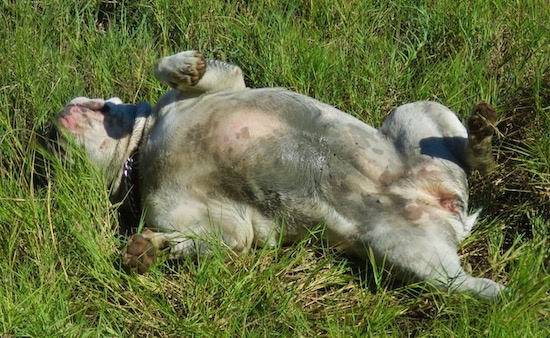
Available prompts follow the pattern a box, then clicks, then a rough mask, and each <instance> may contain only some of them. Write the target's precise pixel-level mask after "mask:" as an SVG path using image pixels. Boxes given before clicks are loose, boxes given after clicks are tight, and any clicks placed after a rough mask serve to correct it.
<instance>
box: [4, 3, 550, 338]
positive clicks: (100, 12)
mask: <svg viewBox="0 0 550 338" xmlns="http://www.w3.org/2000/svg"><path fill="white" fill-rule="evenodd" d="M185 49H198V50H200V51H201V52H203V53H204V54H205V55H207V56H208V57H215V58H219V59H222V60H226V61H229V62H232V63H236V64H238V65H240V66H241V67H242V68H243V70H244V73H245V74H246V80H247V83H248V84H249V85H250V86H253V87H263V86H282V87H287V88H290V89H293V90H296V91H298V92H301V93H304V94H307V95H310V96H313V97H315V98H317V99H319V100H321V101H324V102H327V103H330V104H332V105H334V106H336V107H338V108H340V109H342V110H344V111H346V112H349V113H350V114H353V115H355V116H357V117H359V118H361V119H363V120H364V121H366V122H368V123H370V124H372V125H375V126H378V125H380V123H381V121H382V120H383V118H384V117H385V116H386V115H387V114H388V113H389V112H390V111H391V109H392V108H394V107H396V106H397V105H399V104H402V103H406V102H410V101H415V100H424V99H431V100H437V101H439V102H441V103H443V104H445V105H447V106H449V107H450V108H451V109H453V110H454V111H456V112H457V113H458V114H459V115H460V116H462V117H464V116H466V115H467V114H468V110H469V108H470V106H471V105H472V104H473V103H476V102H478V101H481V100H484V101H489V102H491V103H492V104H493V105H495V106H496V107H497V108H498V110H499V114H500V116H499V120H500V123H499V125H498V129H499V134H498V136H497V137H495V140H494V145H495V155H496V156H497V158H498V162H499V166H498V168H497V170H496V171H495V172H494V173H492V174H491V175H489V176H488V177H480V176H479V175H478V174H475V175H473V177H472V180H471V184H472V194H471V195H472V196H471V205H472V208H480V207H482V208H483V213H482V217H481V219H480V221H479V224H478V228H477V232H476V233H475V234H474V235H473V236H472V237H471V238H469V239H468V240H467V241H466V243H464V245H463V247H462V248H461V254H462V255H463V261H464V263H465V267H466V268H467V269H471V270H472V273H473V274H474V275H476V276H484V277H488V278H492V279H496V280H499V281H501V282H503V283H505V284H507V285H509V286H510V291H511V292H510V294H509V296H507V297H506V298H505V299H503V300H501V301H500V302H496V303H493V302H483V301H480V300H477V299H474V298H472V297H470V296H468V295H464V294H445V293H441V292H432V291H429V290H425V289H423V288H422V285H413V286H395V285H392V283H391V282H389V281H388V280H387V278H385V276H384V275H383V274H380V273H379V271H377V270H376V269H372V268H370V267H369V265H370V263H368V262H367V263H358V262H355V261H350V260H348V259H346V258H345V257H341V256H340V255H339V254H338V253H336V252H333V251H331V250H329V249H326V248H323V247H322V245H319V244H312V243H309V242H310V240H308V241H305V242H304V243H300V244H298V245H296V246H293V247H290V248H282V249H281V248H279V249H263V250H256V251H253V252H251V253H249V254H247V255H244V256H242V257H235V258H233V259H231V260H230V261H229V262H225V261H224V260H223V259H222V258H221V255H214V257H211V258H208V259H201V260H199V262H192V261H183V262H181V263H180V264H161V265H159V266H157V267H155V268H154V269H153V270H152V271H151V272H150V273H149V274H147V275H143V276H134V275H127V274H125V273H124V272H123V271H122V270H121V269H120V266H119V264H120V263H119V256H120V248H121V247H122V246H123V240H122V239H121V238H120V237H118V236H117V219H116V211H115V210H114V209H113V207H112V206H111V205H110V204H109V201H108V192H107V191H106V190H105V188H104V182H102V179H101V176H100V174H99V173H95V172H94V171H93V170H91V168H90V167H89V164H88V163H87V162H86V160H85V159H82V158H76V159H75V161H73V162H72V163H62V162H59V161H58V162H55V163H54V164H53V166H52V171H53V177H52V179H51V180H49V181H48V182H47V184H45V185H40V186H39V185H37V184H35V183H36V181H37V180H38V178H37V176H36V172H35V169H34V168H35V160H36V159H37V158H38V157H37V147H36V137H37V136H36V135H37V134H40V133H42V132H43V131H44V130H45V129H46V126H47V125H48V122H49V121H50V120H51V118H52V117H53V116H54V115H55V113H56V112H57V111H59V110H60V109H61V108H62V107H63V106H64V104H65V103H66V102H68V101H69V100H70V99H71V98H73V97H75V96H81V95H85V96H90V97H109V96H119V97H121V98H122V99H123V101H127V102H137V101H150V102H155V100H156V99H157V98H158V97H159V96H160V95H161V94H162V93H163V92H164V91H165V90H166V88H164V87H163V86H161V85H160V84H158V83H157V82H156V81H155V80H154V78H153V75H152V71H151V69H152V65H153V63H154V62H155V60H156V59H157V58H158V57H160V56H163V55H168V54H171V53H173V52H176V51H180V50H185ZM0 60H1V62H0V271H1V273H0V336H2V337H4V336H5V337H19V336H32V337H60V336H63V337H88V336H92V337H96V336H121V337H123V336H136V337H143V336H160V337H170V336H176V337H177V336H198V337H200V336H204V337H211V336H220V337H235V336H237V337H264V336H284V337H287V336H295V337H306V336H318V335H322V336H331V337H340V336H376V337H378V336H391V337H399V336H414V337H425V336H434V337H443V336H444V337H469V336H473V337H477V336H480V337H487V336H491V337H545V336H547V335H548V328H549V327H550V277H549V268H550V266H549V265H550V263H549V260H550V240H549V233H548V232H549V217H550V182H549V180H550V166H549V164H550V134H549V133H548V127H549V125H550V117H549V116H550V115H549V110H550V5H548V3H547V1H542V0H541V1H535V0H532V1H515V2H512V1H500V0H495V1H484V0H469V1H461V2H457V1H450V0H446V1H412V0H410V1H406V0H403V1H399V0H395V1H360V0H348V1H343V2H341V3H337V2H335V1H329V0H319V1H297V0H283V1H275V0H267V1H264V2H257V3H256V2H254V1H242V0H239V1H232V2H230V1H221V0H217V1H216V0H205V1H201V2H196V1H177V2H174V1H166V0H154V1H140V0H136V1H68V0H56V1H30V0H29V1H3V2H2V3H1V4H0ZM37 163H38V162H37ZM365 270H366V271H367V272H364V271H365Z"/></svg>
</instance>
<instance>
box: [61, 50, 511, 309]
mask: <svg viewBox="0 0 550 338" xmlns="http://www.w3.org/2000/svg"><path fill="white" fill-rule="evenodd" d="M155 76H156V77H157V79H159V80H160V81H161V82H163V83H165V84H168V85H170V86H171V87H172V88H173V90H171V91H170V92H168V93H167V94H166V95H164V96H163V97H162V98H161V99H160V100H159V102H158V103H157V105H156V106H155V107H154V108H153V109H151V107H150V106H149V105H148V104H145V103H140V104H137V105H126V104H122V103H121V102H120V100H118V99H116V98H113V99H109V100H106V101H105V100H102V99H87V98H76V99H74V100H73V101H71V102H70V103H69V104H68V105H67V106H66V107H65V108H64V109H63V110H62V111H61V113H60V114H59V115H58V117H57V124H58V126H59V128H60V129H61V130H62V131H63V132H64V133H65V134H71V135H72V137H74V139H75V140H76V142H77V143H78V144H79V145H81V146H83V147H84V148H85V150H86V152H87V154H88V155H89V157H90V159H91V161H92V162H93V163H94V164H95V165H96V166H98V167H99V168H101V169H102V170H104V172H105V174H106V176H107V179H108V181H109V182H112V187H113V199H114V200H115V201H122V200H124V201H125V205H124V208H126V211H127V212H128V213H130V214H132V213H133V214H134V215H135V220H136V221H137V219H138V218H139V213H140V212H141V209H143V212H144V215H145V224H146V226H147V228H148V229H147V230H145V231H143V232H142V233H141V234H134V235H133V236H132V237H131V238H130V241H129V243H128V246H127V248H126V251H125V253H124V257H123V259H124V262H125V264H126V265H127V266H128V267H130V268H131V269H135V270H137V271H139V272H144V271H146V270H147V269H148V268H149V266H150V265H151V264H152V262H153V260H154V258H155V255H157V254H159V252H160V251H161V250H167V251H168V252H169V255H170V257H171V258H179V257H183V256H189V255H204V254H208V252H209V251H210V250H211V249H212V247H213V246H214V245H223V246H225V247H227V248H228V249H230V250H232V251H234V252H236V253H242V252H246V251H247V250H249V249H250V248H251V247H252V246H256V245H258V246H264V245H268V246H274V245H277V244H278V243H279V242H280V241H281V240H282V242H283V244H287V243H292V242H295V241H298V240H300V239H301V238H303V237H304V236H306V235H307V234H308V233H309V230H310V229H311V228H313V227H317V226H319V225H320V224H324V227H325V228H324V231H323V233H324V235H325V237H326V240H327V241H328V243H329V244H332V245H337V246H338V247H340V248H343V249H344V250H346V251H347V252H349V253H351V254H354V255H356V256H358V257H360V258H363V259H367V256H368V255H369V253H372V254H373V255H374V257H373V258H374V259H375V260H376V261H377V262H379V263H380V264H384V266H385V267H386V268H389V269H391V270H392V271H394V272H395V273H396V274H398V275H399V276H400V277H401V278H402V279H405V280H416V281H428V282H430V283H432V284H434V285H435V286H437V287H439V288H441V289H451V290H457V291H467V292H471V293H473V294H475V295H477V296H479V297H482V298H494V297H497V296H498V295H499V294H500V293H501V291H502V290H503V289H504V287H503V286H502V285H500V284H497V283H495V282H493V281H491V280H489V279H485V278H474V277H472V276H469V275H468V274H466V272H465V271H464V270H463V269H462V267H461V265H460V261H459V258H458V255H457V252H456V250H457V245H458V243H459V242H460V241H462V240H463V239H464V238H465V237H466V236H468V234H469V232H470V230H471V229H472V227H473V226H474V223H475V221H476V217H477V214H474V215H468V185H467V173H468V172H469V171H470V170H473V169H479V170H481V171H486V170H490V169H491V167H492V165H493V159H492V155H491V135H492V126H491V124H492V123H494V122H495V119H496V112H495V111H494V109H493V108H492V107H490V106H489V105H487V104H480V105H477V106H476V107H475V108H474V110H473V111H472V116H471V117H470V120H469V122H468V123H467V125H468V127H469V130H467V129H466V128H465V127H464V126H463V125H462V123H461V122H460V121H459V120H458V118H457V117H456V116H455V114H454V113H453V112H452V111H450V110H449V109H447V108H446V107H444V106H442V105H440V104H438V103H435V102H415V103H410V104H407V105H403V106H400V107H398V108H397V109H396V110H395V111H393V112H392V114H391V115H390V116H389V117H388V118H387V119H386V121H385V122H384V124H383V126H382V128H380V129H375V128H373V127H371V126H369V125H367V124H365V123H363V122H361V121H359V120H357V119H356V118H354V117H352V116H350V115H348V114H345V113H343V112H341V111H339V110H338V109H336V108H334V107H331V106H329V105H326V104H324V103H321V102H319V101H316V100H315V99H312V98H310V97H307V96H304V95H300V94H298V93H295V92H291V91H288V90H285V89H281V88H263V89H247V88H246V87H245V84H244V80H243V77H242V72H241V70H240V68H238V67H236V66H233V65H229V64H226V63H223V62H219V61H206V60H204V58H203V57H202V55H200V54H199V53H197V52H194V51H186V52H181V53H178V54H175V55H172V56H169V57H165V58H162V59H160V60H159V62H158V63H157V65H156V67H155ZM136 154H137V155H136ZM133 161H138V163H139V171H138V172H137V173H136V170H137V169H136V166H135V164H133ZM138 189H139V191H140V194H139V195H140V198H137V194H136V190H138ZM135 226H137V223H136V224H135Z"/></svg>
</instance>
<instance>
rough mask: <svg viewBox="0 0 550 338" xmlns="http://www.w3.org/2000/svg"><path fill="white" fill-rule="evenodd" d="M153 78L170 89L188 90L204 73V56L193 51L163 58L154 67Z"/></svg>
mask: <svg viewBox="0 0 550 338" xmlns="http://www.w3.org/2000/svg"><path fill="white" fill-rule="evenodd" d="M154 72H155V77H156V78H157V79H158V80H159V81H160V82H162V83H165V84H167V85H169V86H170V87H172V88H178V89H180V90H184V91H185V90H188V89H190V88H189V87H192V86H195V85H196V84H197V83H198V82H199V81H200V79H201V78H202V77H203V75H204V73H205V72H206V60H205V59H204V56H203V55H202V54H201V53H199V52H197V51H194V50H189V51H185V52H180V53H177V54H174V55H171V56H167V57H163V58H161V59H160V60H158V62H157V64H156V65H155V70H154Z"/></svg>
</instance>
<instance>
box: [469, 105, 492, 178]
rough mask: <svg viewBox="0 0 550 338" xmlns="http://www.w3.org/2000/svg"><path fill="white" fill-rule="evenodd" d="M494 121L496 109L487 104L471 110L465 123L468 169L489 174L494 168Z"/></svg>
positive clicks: (476, 106)
mask: <svg viewBox="0 0 550 338" xmlns="http://www.w3.org/2000/svg"><path fill="white" fill-rule="evenodd" d="M496 120H497V111H496V109H495V108H494V107H493V106H491V105H490V104H488V103H485V102H481V103H478V104H476V105H475V106H474V107H473V108H472V113H471V115H470V117H469V118H468V120H467V121H466V129H467V130H468V146H467V147H466V150H465V158H466V162H467V163H468V165H469V167H470V169H477V170H479V171H480V172H481V173H482V174H486V173H489V172H490V171H492V170H493V169H494V167H495V161H494V159H493V149H492V144H491V140H492V136H493V133H494V131H495V123H496Z"/></svg>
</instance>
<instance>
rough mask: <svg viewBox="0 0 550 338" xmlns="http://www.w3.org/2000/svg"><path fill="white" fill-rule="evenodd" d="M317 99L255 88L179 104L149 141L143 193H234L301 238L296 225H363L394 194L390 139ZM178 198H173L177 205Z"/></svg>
mask: <svg viewBox="0 0 550 338" xmlns="http://www.w3.org/2000/svg"><path fill="white" fill-rule="evenodd" d="M315 102H316V101H312V100H311V99H308V101H306V100H302V99H301V97H300V96H297V95H296V94H292V95H287V92H286V91H284V90H277V89H275V90H250V91H243V92H236V93H235V92H234V93H225V94H217V95H209V96H204V97H201V98H199V99H198V100H197V102H195V103H194V104H193V105H192V106H191V108H190V109H187V110H184V111H180V110H178V109H173V108H172V109H171V110H170V111H169V112H166V113H165V115H164V116H163V117H162V118H160V119H159V121H158V122H157V124H156V126H155V127H154V128H153V130H152V131H151V136H150V139H149V142H148V143H147V144H146V145H145V147H144V159H145V161H144V162H145V163H146V166H147V168H144V175H146V177H147V178H148V179H147V181H148V182H147V183H146V187H145V192H146V194H151V195H156V196H158V198H160V199H162V198H163V197H162V195H163V194H165V192H166V191H174V190H175V189H176V190H178V189H179V190H181V192H182V196H186V197H187V196H189V194H190V192H189V191H191V194H192V195H193V196H199V195H202V196H203V197H199V198H204V199H208V198H211V197H213V196H220V197H222V198H228V199H230V200H233V201H236V202H238V203H243V204H247V205H250V206H252V207H254V208H255V209H256V210H258V211H259V212H260V213H261V215H262V217H268V218H273V219H276V218H280V220H281V221H283V222H284V223H285V224H287V225H289V226H290V227H291V228H292V229H294V230H293V231H290V232H289V233H288V236H290V237H300V235H301V233H300V231H299V230H297V228H296V227H295V225H297V224H300V226H315V225H317V224H319V223H321V222H327V223H329V222H330V223H334V222H340V223H342V224H344V223H346V222H349V224H356V223H357V221H358V220H359V219H364V217H368V213H370V212H375V211H376V208H377V207H378V208H379V207H381V204H380V203H382V202H383V203H385V204H388V203H390V204H391V203H393V202H392V201H391V199H388V198H386V197H384V196H383V192H384V191H385V186H387V185H388V184H390V183H391V181H392V180H393V179H394V178H395V177H396V176H399V175H400V174H401V173H402V171H403V170H404V168H403V164H402V163H401V159H400V156H399V155H398V153H397V151H396V150H395V147H394V145H393V143H391V142H390V141H389V140H388V139H386V138H385V137H384V136H383V135H382V134H380V133H379V132H378V130H376V129H374V128H372V127H370V126H368V125H366V124H364V123H362V122H360V121H359V120H356V119H354V118H352V117H350V116H349V115H347V114H344V113H341V112H339V111H337V110H334V109H333V108H331V109H332V110H331V111H325V110H324V109H323V106H322V105H321V104H320V105H319V106H316V105H315V104H313V103H315ZM174 108H176V107H175V106H174ZM208 196H210V197H208ZM174 198H175V195H174V194H172V195H171V196H170V201H166V203H169V204H170V203H171V204H174V205H175V206H174V208H179V205H180V203H177V202H175V201H174ZM157 204H158V203H157ZM377 205H378V206H377ZM384 206H385V207H387V205H384ZM163 207H164V208H167V206H163ZM168 209H169V207H168ZM356 220H357V221H356ZM345 227H346V226H344V225H342V226H340V228H342V229H343V230H344V228H345ZM292 229H291V230H292ZM346 232H347V234H351V233H353V231H349V229H348V230H346ZM292 240H295V238H290V239H289V241H292Z"/></svg>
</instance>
